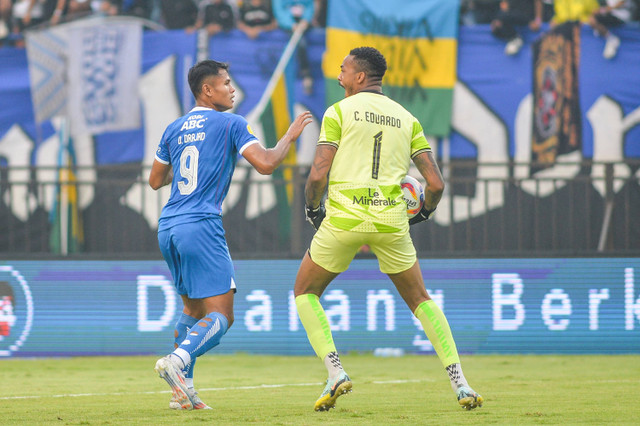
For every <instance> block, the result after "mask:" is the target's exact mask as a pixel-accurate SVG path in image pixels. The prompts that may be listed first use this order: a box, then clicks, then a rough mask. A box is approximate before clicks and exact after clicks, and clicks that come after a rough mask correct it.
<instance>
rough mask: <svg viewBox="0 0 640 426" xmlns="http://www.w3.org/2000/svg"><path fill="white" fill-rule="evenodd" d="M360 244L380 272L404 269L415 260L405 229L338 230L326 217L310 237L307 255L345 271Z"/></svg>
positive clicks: (391, 272)
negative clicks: (395, 230) (384, 230)
mask: <svg viewBox="0 0 640 426" xmlns="http://www.w3.org/2000/svg"><path fill="white" fill-rule="evenodd" d="M363 245H368V246H369V247H370V248H371V251H372V252H373V253H374V254H375V255H376V257H377V258H378V264H379V266H380V271H381V272H382V273H384V274H397V273H400V272H404V271H406V270H407V269H409V268H411V267H412V266H413V265H414V263H416V259H417V257H416V249H415V247H414V246H413V241H412V240H411V235H410V234H409V230H408V229H407V231H403V232H389V233H384V232H353V231H345V230H342V229H338V228H336V227H334V226H333V225H331V223H329V221H327V220H325V221H324V222H323V223H322V225H321V226H320V229H318V231H317V232H316V235H315V236H314V237H313V240H312V241H311V247H310V248H309V254H310V255H311V259H313V261H314V262H315V263H316V264H317V265H318V266H321V267H322V268H324V269H326V270H327V271H329V272H333V273H336V274H339V273H340V272H344V271H346V270H347V268H348V267H349V264H350V263H351V261H352V260H353V258H354V257H355V255H356V253H357V252H358V250H359V249H360V247H362V246H363Z"/></svg>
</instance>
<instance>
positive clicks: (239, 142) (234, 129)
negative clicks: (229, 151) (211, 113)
mask: <svg viewBox="0 0 640 426" xmlns="http://www.w3.org/2000/svg"><path fill="white" fill-rule="evenodd" d="M229 132H230V136H231V141H232V142H233V144H234V146H235V147H236V149H237V150H238V153H240V155H242V153H243V152H244V150H245V149H247V148H248V147H249V146H250V145H253V144H254V143H260V142H259V141H258V138H257V137H256V135H255V134H254V133H253V130H252V129H251V126H249V123H247V120H245V119H244V118H243V117H241V116H239V115H235V114H234V115H233V119H232V122H231V128H230V129H229Z"/></svg>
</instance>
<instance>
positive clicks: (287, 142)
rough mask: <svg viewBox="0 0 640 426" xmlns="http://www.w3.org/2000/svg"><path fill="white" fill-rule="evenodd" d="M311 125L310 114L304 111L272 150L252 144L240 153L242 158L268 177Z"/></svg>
mask: <svg viewBox="0 0 640 426" xmlns="http://www.w3.org/2000/svg"><path fill="white" fill-rule="evenodd" d="M309 123H311V113H310V112H309V111H305V112H303V113H302V114H300V115H299V116H297V117H296V119H295V120H293V123H291V126H289V129H288V130H287V133H285V134H284V136H283V137H282V138H281V139H280V140H279V141H278V143H277V144H276V146H274V147H273V148H265V147H263V146H262V145H260V144H259V143H254V144H252V145H250V146H249V147H247V149H245V150H244V151H243V152H242V156H243V157H244V158H246V160H247V161H248V162H249V164H251V165H252V166H253V167H254V168H255V169H256V170H257V171H258V173H260V174H262V175H270V174H271V173H273V171H274V170H275V169H276V168H277V167H278V166H279V165H280V163H282V160H284V158H285V157H286V156H287V153H288V152H289V147H290V146H291V144H292V143H293V142H295V141H296V139H298V137H300V134H301V133H302V130H303V129H304V128H305V127H306V126H307V124H309Z"/></svg>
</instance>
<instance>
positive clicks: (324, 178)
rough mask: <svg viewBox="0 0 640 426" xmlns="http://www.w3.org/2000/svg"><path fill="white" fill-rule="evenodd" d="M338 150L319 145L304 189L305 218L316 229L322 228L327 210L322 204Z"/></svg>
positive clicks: (334, 147) (331, 146)
mask: <svg viewBox="0 0 640 426" xmlns="http://www.w3.org/2000/svg"><path fill="white" fill-rule="evenodd" d="M337 150H338V148H337V147H336V146H335V145H328V144H319V145H318V147H317V148H316V155H315V157H314V159H313V164H312V165H311V171H310V172H309V177H308V178H307V184H306V185H305V187H304V198H305V216H306V217H307V220H308V221H309V223H311V225H313V227H314V228H315V229H318V228H320V224H321V223H322V221H323V220H324V217H325V215H326V210H325V208H324V206H323V205H322V204H321V202H322V197H323V196H324V192H325V191H326V190H327V184H328V182H329V170H331V164H333V158H334V157H335V155H336V151H337Z"/></svg>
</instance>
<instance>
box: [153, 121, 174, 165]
mask: <svg viewBox="0 0 640 426" xmlns="http://www.w3.org/2000/svg"><path fill="white" fill-rule="evenodd" d="M168 130H169V129H166V130H165V131H164V133H163V135H162V139H160V143H159V144H158V149H156V160H158V162H160V163H162V164H171V152H170V151H169V142H168V141H167V132H168Z"/></svg>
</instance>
